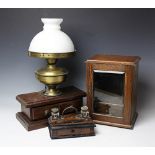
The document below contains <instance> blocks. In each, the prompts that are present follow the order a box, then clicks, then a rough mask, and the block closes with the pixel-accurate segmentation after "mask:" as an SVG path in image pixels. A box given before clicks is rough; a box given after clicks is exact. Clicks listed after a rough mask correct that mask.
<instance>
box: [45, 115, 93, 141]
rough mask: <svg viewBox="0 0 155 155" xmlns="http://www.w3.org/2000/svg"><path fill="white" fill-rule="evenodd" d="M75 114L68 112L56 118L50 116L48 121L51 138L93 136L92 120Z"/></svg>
mask: <svg viewBox="0 0 155 155" xmlns="http://www.w3.org/2000/svg"><path fill="white" fill-rule="evenodd" d="M77 116H78V115H77V114H68V115H65V116H64V117H63V119H58V120H52V117H50V118H49V120H48V123H49V132H50V137H51V139H59V138H73V137H85V136H94V135H95V133H94V127H95V124H94V123H93V120H92V119H91V118H88V119H83V118H80V117H77Z"/></svg>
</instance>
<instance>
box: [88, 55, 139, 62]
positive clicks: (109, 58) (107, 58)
mask: <svg viewBox="0 0 155 155" xmlns="http://www.w3.org/2000/svg"><path fill="white" fill-rule="evenodd" d="M140 59H141V58H140V57H139V56H122V55H102V54H98V55H94V56H93V57H91V58H89V59H88V60H87V61H86V63H122V64H126V65H134V64H136V63H138V62H139V61H140Z"/></svg>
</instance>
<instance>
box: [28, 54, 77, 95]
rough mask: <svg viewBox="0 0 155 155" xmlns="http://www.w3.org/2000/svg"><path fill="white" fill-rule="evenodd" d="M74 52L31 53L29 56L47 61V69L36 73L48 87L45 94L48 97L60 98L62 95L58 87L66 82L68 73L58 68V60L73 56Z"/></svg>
mask: <svg viewBox="0 0 155 155" xmlns="http://www.w3.org/2000/svg"><path fill="white" fill-rule="evenodd" d="M73 54H74V52H70V53H56V54H51V53H46V54H44V53H41V54H40V53H36V52H29V56H32V57H38V58H44V59H46V60H47V67H45V68H42V69H39V70H37V71H36V72H35V76H36V78H37V79H38V80H39V81H40V82H41V83H44V84H45V85H46V88H45V90H44V91H43V94H44V95H46V96H58V95H61V92H60V91H59V89H57V85H58V84H60V83H62V82H64V81H65V79H66V76H67V74H68V71H67V70H66V69H63V68H60V67H56V61H57V59H58V58H67V57H70V56H71V55H73Z"/></svg>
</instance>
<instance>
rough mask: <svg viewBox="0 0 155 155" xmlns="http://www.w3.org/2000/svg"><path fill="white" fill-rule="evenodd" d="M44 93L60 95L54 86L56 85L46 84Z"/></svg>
mask: <svg viewBox="0 0 155 155" xmlns="http://www.w3.org/2000/svg"><path fill="white" fill-rule="evenodd" d="M43 94H44V95H46V96H58V95H61V94H62V93H61V91H60V90H59V89H57V88H56V86H54V85H51V86H50V85H48V86H47V87H46V88H45V91H44V92H43Z"/></svg>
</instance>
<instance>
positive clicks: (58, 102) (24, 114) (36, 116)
mask: <svg viewBox="0 0 155 155" xmlns="http://www.w3.org/2000/svg"><path fill="white" fill-rule="evenodd" d="M61 91H62V95H60V96H56V97H49V96H44V95H43V94H42V92H33V93H28V94H20V95H18V96H17V97H16V99H17V100H18V101H19V102H20V104H21V112H18V113H17V114H16V117H17V119H18V120H19V121H20V123H21V124H22V125H23V126H24V127H25V128H26V129H27V130H28V131H31V130H34V129H39V128H42V127H46V126H48V120H47V118H48V117H49V115H50V112H51V108H53V107H57V108H59V110H60V113H61V112H62V111H63V110H64V109H65V108H66V107H68V106H70V105H72V106H74V107H76V108H78V109H79V110H80V107H81V106H82V104H83V97H85V96H86V93H85V92H83V91H81V90H79V89H78V88H76V87H73V86H69V87H65V88H62V89H61ZM68 112H72V111H68Z"/></svg>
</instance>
